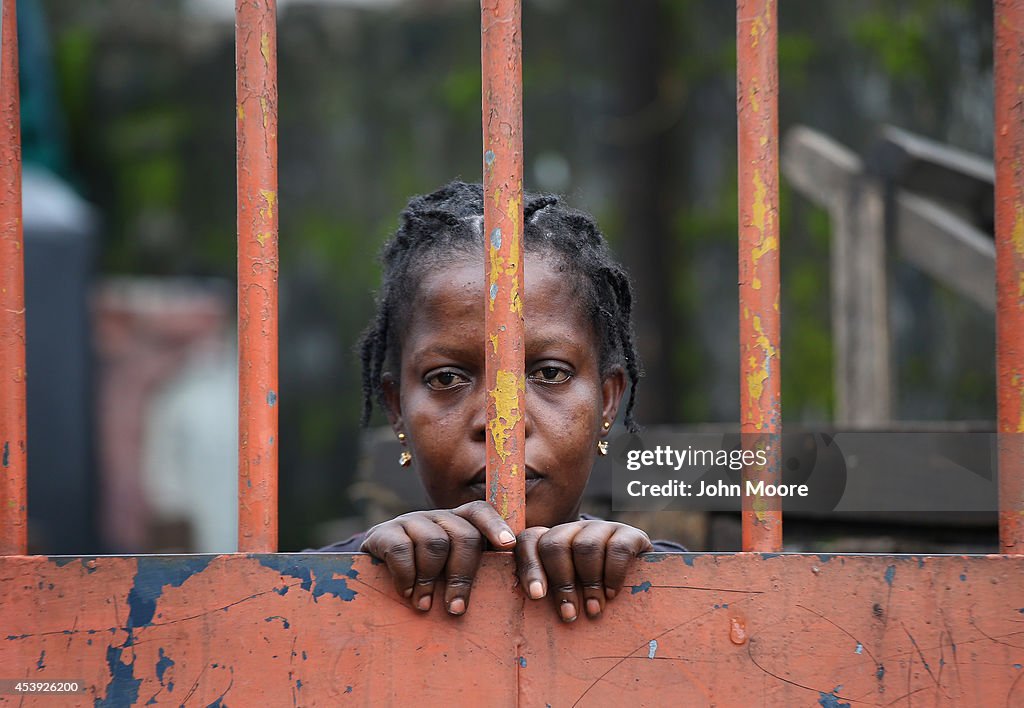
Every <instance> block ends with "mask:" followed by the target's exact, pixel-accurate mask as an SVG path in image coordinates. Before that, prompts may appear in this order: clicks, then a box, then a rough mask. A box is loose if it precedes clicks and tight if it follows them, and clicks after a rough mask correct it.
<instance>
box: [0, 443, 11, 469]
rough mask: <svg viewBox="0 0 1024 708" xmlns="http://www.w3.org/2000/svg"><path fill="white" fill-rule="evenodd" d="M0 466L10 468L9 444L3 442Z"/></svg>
mask: <svg viewBox="0 0 1024 708" xmlns="http://www.w3.org/2000/svg"><path fill="white" fill-rule="evenodd" d="M0 464H3V466H4V467H10V466H11V444H10V443H9V442H4V454H3V462H2V463H0Z"/></svg>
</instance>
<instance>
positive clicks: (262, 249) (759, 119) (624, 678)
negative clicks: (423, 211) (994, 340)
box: [0, 0, 1024, 708]
mask: <svg viewBox="0 0 1024 708" xmlns="http://www.w3.org/2000/svg"><path fill="white" fill-rule="evenodd" d="M14 5H15V2H14V0H3V54H2V62H3V63H2V67H0V69H2V70H0V92H2V97H0V111H2V115H0V130H2V131H3V134H2V135H0V175H2V176H0V183H2V187H0V198H2V204H0V210H2V211H0V230H2V233H0V258H2V261H0V276H2V278H3V280H2V282H0V446H2V467H0V490H2V494H3V496H2V504H0V552H2V554H3V557H0V691H2V693H0V703H5V704H8V703H9V704H12V705H13V704H16V705H22V704H26V705H86V704H90V703H91V704H93V705H97V706H121V705H133V704H146V705H148V704H151V703H152V704H174V705H189V706H191V705H216V706H226V705H243V706H247V705H258V704H266V705H272V706H276V705H286V704H291V705H335V704H339V703H341V702H343V701H353V702H355V703H358V704H362V705H379V704H381V703H393V704H406V703H411V702H413V701H417V702H422V703H427V704H441V703H444V704H452V703H460V704H461V703H467V704H469V703H472V704H485V705H496V704H497V705H518V704H523V705H530V706H533V705H538V706H540V705H552V706H577V705H580V706H589V705H668V704H671V705H749V704H761V705H786V706H789V705H820V706H825V707H826V708H829V707H837V706H844V705H850V706H853V705H860V704H869V705H896V706H901V705H907V706H910V705H913V704H921V703H927V704H928V705H967V706H976V705H977V706H980V705H1008V706H1010V705H1024V559H1022V558H1021V557H1020V556H1011V555H992V556H905V555H899V556H887V555H860V556H844V555H834V556H833V555H805V554H785V555H784V554H779V553H777V552H778V551H779V550H781V544H782V516H781V510H780V507H779V506H778V505H777V500H772V499H767V498H765V499H757V498H754V499H751V500H749V502H745V504H746V505H745V506H744V510H743V529H744V533H743V539H744V540H743V545H744V551H747V552H744V553H738V554H652V555H649V556H646V557H645V558H644V559H643V560H642V561H640V562H638V563H637V564H636V566H635V567H634V569H633V570H632V572H631V575H630V577H629V578H628V580H627V589H628V592H623V593H621V594H620V596H619V597H618V598H617V599H616V600H615V603H614V605H613V608H612V609H610V611H608V612H606V613H605V614H604V616H603V617H602V618H601V619H599V620H596V621H590V620H587V621H582V622H576V623H574V624H562V623H557V622H554V621H553V620H552V617H551V613H550V608H548V607H546V606H543V605H542V604H534V603H530V602H527V601H526V600H525V598H524V597H523V595H522V593H521V592H520V590H519V589H518V588H516V587H515V584H514V574H513V567H512V559H511V557H510V556H509V555H507V554H487V557H485V559H484V562H483V565H482V568H481V571H480V574H479V576H478V579H477V584H476V586H475V589H474V593H473V597H474V600H473V608H472V610H471V611H470V612H468V613H467V614H466V615H465V616H463V617H452V616H448V615H445V614H443V613H431V614H429V615H423V614H421V613H418V612H416V611H415V610H412V609H410V608H409V607H408V606H407V605H406V603H405V602H403V601H402V600H401V599H400V598H398V597H397V596H396V595H395V594H394V591H393V589H392V584H391V582H390V579H389V578H388V577H386V569H385V568H384V566H382V565H379V564H377V563H375V562H374V561H373V560H372V559H370V558H369V557H367V556H362V555H301V554H276V553H274V551H275V550H276V543H277V541H276V537H277V532H276V531H277V529H276V523H277V521H276V498H277V493H276V490H277V474H276V459H277V456H276V449H277V448H276V436H277V410H278V407H277V395H278V392H277V358H276V346H277V341H276V340H277V304H276V301H277V297H276V292H277V270H278V256H277V208H278V204H277V196H276V195H277V169H276V158H277V155H276V137H277V136H276V130H277V118H276V116H277V92H276V75H275V68H276V40H275V30H274V27H275V14H276V13H275V3H274V1H273V0H237V3H236V11H237V34H236V41H237V47H238V55H237V63H238V85H237V92H238V95H237V126H238V190H239V191H238V232H239V233H238V238H239V261H238V279H239V347H240V366H239V376H240V394H239V395H240V402H239V421H240V429H239V430H240V435H239V446H240V450H239V452H240V455H239V506H240V514H239V539H240V541H239V548H240V551H241V552H240V553H239V554H232V555H219V556H210V555H182V556H131V557H96V558H90V557H52V558H47V557H38V556H25V555H24V553H25V550H26V495H25V474H26V473H25V461H26V452H25V440H26V432H25V422H24V421H25V414H24V407H25V394H24V379H25V371H24V303H23V299H22V275H21V273H22V270H21V267H22V266H21V251H22V241H21V222H20V208H21V207H20V194H21V190H20V155H19V151H20V148H19V134H18V101H17V65H16V62H17V52H16V36H15V31H14V28H15V21H14ZM995 5H996V9H995V12H996V15H995V20H996V21H995V27H996V85H997V103H996V164H997V170H998V171H997V195H996V199H997V205H996V206H997V234H996V235H997V253H998V261H997V263H998V287H999V305H998V318H999V319H998V337H999V341H998V352H999V362H998V370H999V432H1000V433H1001V434H1002V435H1001V437H1000V459H999V462H1000V472H1001V476H1000V493H1001V500H1000V510H1001V514H1000V529H1001V543H1002V549H1003V551H1004V553H1006V554H1011V553H1016V552H1019V551H1020V550H1021V547H1022V545H1024V464H1022V462H1024V458H1022V453H1021V449H1020V447H1019V438H1020V436H1019V435H1015V433H1020V432H1022V431H1024V384H1022V383H1021V382H1022V381H1024V346H1022V345H1024V286H1022V283H1024V194H1022V190H1024V175H1022V174H1021V170H1022V168H1021V164H1024V120H1022V119H1024V116H1022V107H1021V106H1022V102H1021V93H1022V91H1024V89H1022V88H1021V86H1022V82H1024V3H1022V2H1019V1H1018V0H997V2H996V4H995ZM481 10H482V15H481V30H482V44H483V51H482V59H483V70H484V81H483V86H484V96H483V101H484V103H483V124H484V145H483V147H484V151H483V155H482V158H483V171H484V182H485V188H486V190H487V195H488V198H487V199H486V203H487V205H488V211H487V213H486V214H485V231H484V233H485V234H490V233H491V232H492V230H494V229H496V228H499V229H501V233H503V234H508V235H510V237H509V238H502V239H500V240H499V239H495V240H493V241H492V240H490V239H488V245H487V246H486V248H488V249H493V250H492V251H491V256H493V257H488V258H485V262H487V263H489V264H490V263H492V262H493V263H495V264H497V266H496V267H492V269H491V270H490V271H489V272H488V274H487V282H488V283H494V284H496V285H497V295H496V297H495V300H494V302H495V303H496V306H495V307H494V312H495V313H498V314H501V315H503V316H504V318H503V319H500V320H499V319H497V318H494V319H492V318H491V317H490V314H489V317H488V321H487V327H488V333H489V334H493V335H495V336H497V337H498V339H497V342H498V345H497V346H496V347H494V352H493V353H494V357H493V359H494V361H491V359H488V373H487V377H488V383H489V388H490V390H491V392H492V395H491V398H490V405H489V410H488V414H489V416H490V419H491V421H492V422H491V428H490V429H491V431H492V433H491V435H489V436H488V437H489V440H488V444H489V448H488V477H489V479H488V482H489V483H488V485H487V486H488V489H489V490H495V491H492V492H491V497H490V501H491V502H492V503H494V504H495V506H496V507H497V508H499V509H506V510H507V516H508V517H509V519H510V523H512V525H513V526H514V527H515V528H516V529H517V530H519V529H520V528H521V527H522V524H523V521H524V514H523V499H524V492H523V488H522V477H523V476H522V475H517V474H516V473H515V469H516V466H517V465H518V466H519V467H520V469H524V467H523V459H524V458H523V453H524V439H523V437H522V430H521V429H522V425H521V423H520V422H519V420H518V415H517V413H518V411H521V410H522V405H523V398H522V395H523V386H522V382H521V375H520V373H519V372H521V371H522V368H523V363H522V310H521V304H520V301H519V297H520V294H521V293H522V292H523V284H522V268H521V267H520V264H521V263H522V243H521V239H520V238H519V236H520V235H521V234H522V230H523V223H522V222H523V214H522V198H521V195H522V138H521V135H522V108H521V69H520V52H521V35H520V32H521V30H520V27H521V24H520V3H519V2H518V0H482V2H481ZM776 17H777V5H776V2H775V0H739V2H737V45H738V96H737V101H738V105H737V113H738V122H739V145H740V150H739V162H740V313H739V314H740V326H741V342H740V346H741V354H742V356H741V362H742V364H741V372H740V375H741V382H742V386H741V390H742V411H741V416H742V419H741V422H742V426H743V430H744V431H745V432H752V433H759V434H760V435H761V436H763V437H764V439H765V440H770V439H771V438H772V436H777V435H778V434H779V433H780V420H781V415H780V400H779V399H780V394H779V390H780V389H779V365H778V363H779V351H780V350H779V347H780V341H779V300H778V294H779V269H778V264H779V219H778V167H777V153H778V123H777V115H778V100H777V86H778V76H777V58H776V40H777V22H776ZM499 241H500V246H499V245H498V244H499ZM497 249H500V250H497ZM488 310H489V313H490V308H488ZM499 400H500V401H502V405H501V406H500V407H499V406H498V405H496V402H497V401H499ZM772 447H773V449H775V447H777V446H772ZM778 470H779V459H778V457H777V456H776V457H770V458H769V464H768V465H765V466H764V468H763V469H752V470H748V472H747V473H749V474H750V475H752V476H753V477H754V478H764V479H766V480H772V479H776V478H777V475H778ZM6 679H11V680H19V681H24V682H36V683H38V682H46V681H56V680H71V681H77V682H80V683H81V684H82V687H83V688H82V691H80V692H79V693H74V694H64V695H60V696H52V695H50V696H47V695H44V694H41V693H34V692H29V693H26V692H25V691H24V690H22V691H21V692H16V691H14V689H13V688H12V686H11V685H10V684H11V682H10V681H7V682H4V681H3V680H6Z"/></svg>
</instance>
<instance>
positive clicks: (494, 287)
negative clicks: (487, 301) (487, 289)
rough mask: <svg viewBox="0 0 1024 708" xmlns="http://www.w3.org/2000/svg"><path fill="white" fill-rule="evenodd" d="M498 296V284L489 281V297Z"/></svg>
mask: <svg viewBox="0 0 1024 708" xmlns="http://www.w3.org/2000/svg"><path fill="white" fill-rule="evenodd" d="M496 297H498V284H497V283H491V299H492V300H493V299H494V298H496Z"/></svg>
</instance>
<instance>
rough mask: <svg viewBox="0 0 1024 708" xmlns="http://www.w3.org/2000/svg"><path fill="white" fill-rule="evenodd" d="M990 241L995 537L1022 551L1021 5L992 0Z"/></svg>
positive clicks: (1023, 261)
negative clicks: (993, 178)
mask: <svg viewBox="0 0 1024 708" xmlns="http://www.w3.org/2000/svg"><path fill="white" fill-rule="evenodd" d="M994 10H995V18H996V22H995V36H994V40H995V41H994V55H993V59H994V74H995V111H994V118H995V168H996V190H995V207H996V210H995V245H996V381H997V391H996V394H997V396H996V397H997V419H998V432H999V433H1000V435H999V438H998V446H999V451H998V455H999V458H998V465H999V537H1000V545H1001V547H1002V550H1003V552H1004V553H1022V552H1024V435H1021V434H1020V433H1022V432H1024V347H1022V346H1021V342H1022V341H1024V181H1022V179H1021V176H1022V172H1021V165H1024V105H1022V103H1021V93H1022V88H1021V81H1022V77H1024V5H1022V4H1021V3H1019V2H1013V1H1012V0H996V2H995V3H994Z"/></svg>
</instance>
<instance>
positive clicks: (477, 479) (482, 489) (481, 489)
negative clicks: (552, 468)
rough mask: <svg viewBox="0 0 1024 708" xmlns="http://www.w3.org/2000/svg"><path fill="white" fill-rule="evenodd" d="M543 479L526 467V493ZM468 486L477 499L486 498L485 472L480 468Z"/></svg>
mask: <svg viewBox="0 0 1024 708" xmlns="http://www.w3.org/2000/svg"><path fill="white" fill-rule="evenodd" d="M543 480H544V478H543V477H541V476H540V475H539V474H537V472H536V471H535V470H534V469H532V468H530V467H527V468H526V493H527V494H529V493H530V490H531V489H533V488H534V487H536V486H537V485H538V484H539V483H540V482H542V481H543ZM469 488H470V489H472V490H473V492H474V493H475V495H476V496H477V498H478V499H486V498H487V493H486V491H487V472H486V471H485V470H480V471H479V472H477V473H476V474H475V475H474V476H473V479H472V481H470V483H469Z"/></svg>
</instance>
